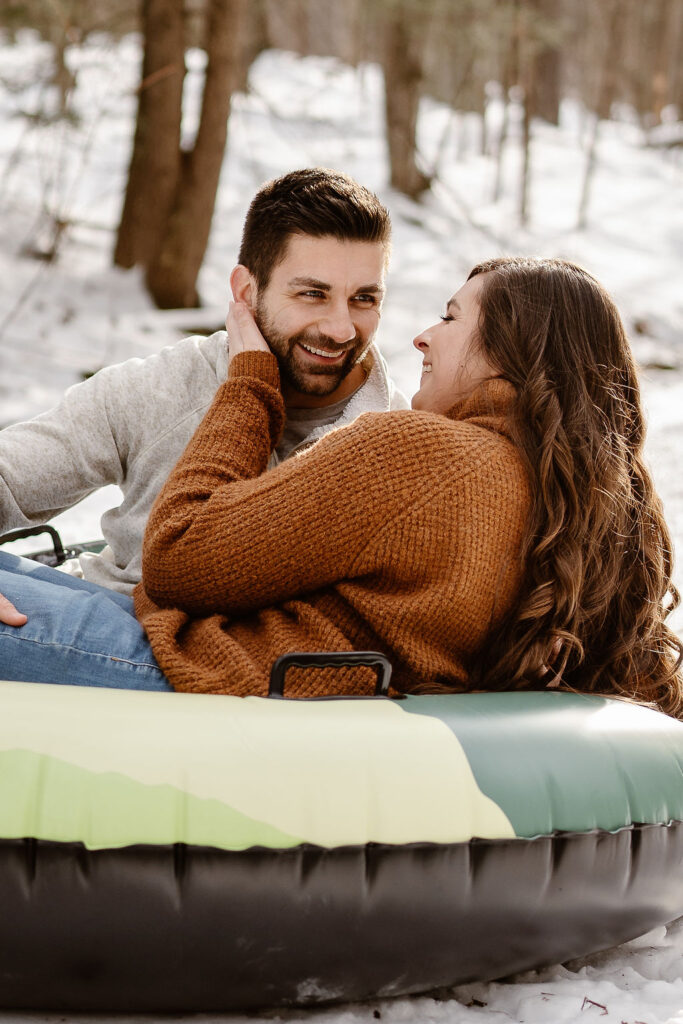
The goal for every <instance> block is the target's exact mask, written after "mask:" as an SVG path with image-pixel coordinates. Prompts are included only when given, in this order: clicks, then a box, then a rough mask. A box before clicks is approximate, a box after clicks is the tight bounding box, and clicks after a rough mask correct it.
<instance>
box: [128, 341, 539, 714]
mask: <svg viewBox="0 0 683 1024" xmlns="http://www.w3.org/2000/svg"><path fill="white" fill-rule="evenodd" d="M514 395H515V392H514V389H513V387H512V385H510V384H509V383H508V382H506V381H503V380H500V379H494V380H490V381H487V382H485V383H484V384H482V385H481V386H480V387H479V388H477V389H476V391H475V392H473V393H472V394H471V395H470V396H469V397H468V398H466V399H464V400H463V401H461V402H459V403H458V404H457V405H455V406H454V407H453V409H452V410H450V411H449V413H448V415H446V416H444V415H440V414H436V413H428V412H414V411H409V410H405V411H396V412H386V413H366V414H364V415H362V416H360V417H359V418H358V419H357V420H355V422H354V423H352V424H351V425H350V426H346V427H343V428H340V429H337V430H333V431H331V432H330V433H328V434H327V435H326V436H325V437H323V438H322V439H321V440H320V441H318V442H317V443H316V444H315V445H313V446H312V447H311V448H309V449H308V450H307V451H305V452H303V453H302V454H300V455H297V456H295V457H294V458H292V459H290V460H288V461H287V462H284V463H282V464H281V465H279V466H277V467H276V468H274V469H268V468H267V467H268V462H269V458H270V455H271V452H272V450H273V448H274V447H275V445H276V444H277V441H278V438H279V435H280V432H281V430H282V426H283V422H284V416H285V410H284V404H283V400H282V395H281V392H280V386H279V375H278V369H277V363H276V361H275V359H274V357H273V356H271V355H270V354H269V353H265V352H245V353H242V354H241V355H239V356H237V357H236V358H235V359H234V360H233V362H232V364H231V368H230V375H229V377H228V380H227V381H226V382H225V383H224V384H223V385H222V386H221V387H220V388H219V390H218V392H217V394H216V398H215V400H214V402H213V404H212V406H211V408H210V410H209V411H208V413H207V415H206V416H205V418H204V420H203V421H202V423H201V425H200V427H199V428H198V430H197V431H196V433H195V435H194V437H193V438H192V440H191V442H190V444H189V445H188V447H187V449H186V451H185V453H184V455H183V456H182V458H181V459H180V461H179V462H178V464H177V466H176V467H175V469H174V471H173V473H172V474H171V476H170V477H169V479H168V481H167V483H166V485H165V486H164V488H163V490H162V491H161V493H160V495H159V497H158V499H157V501H156V503H155V505H154V508H153V510H152V513H151V516H150V519H149V523H148V526H147V531H146V534H145V541H144V548H143V578H142V583H141V584H140V585H139V586H138V587H137V588H136V590H135V608H136V612H137V615H138V617H139V619H140V621H141V622H142V625H143V626H144V628H145V631H146V632H147V635H148V637H149V640H150V642H151V645H152V649H153V651H154V654H155V656H156V658H157V660H158V662H159V664H160V666H161V668H162V670H163V671H164V673H165V675H166V676H167V678H168V680H169V681H170V683H171V684H172V686H173V687H174V688H175V689H177V690H183V691H193V692H202V693H229V694H236V695H240V696H247V695H250V694H254V695H265V694H266V693H267V689H268V678H269V673H270V669H271V666H272V664H273V662H274V661H275V659H276V658H277V657H278V656H279V655H281V654H284V653H286V652H289V651H350V650H378V651H381V652H383V653H384V654H386V655H387V656H388V657H389V659H390V660H391V662H392V664H393V666H394V675H393V679H392V686H393V687H394V688H395V689H396V690H400V691H406V692H410V691H414V690H416V689H419V690H422V691H428V690H429V688H430V686H433V685H434V684H435V683H438V684H444V683H446V684H447V685H449V686H452V687H453V689H455V690H466V689H467V688H468V680H469V676H470V671H471V667H472V665H473V663H474V662H475V660H476V657H477V654H478V652H480V651H481V650H482V648H483V645H484V644H485V643H486V640H487V637H489V636H490V635H491V633H492V631H494V630H495V629H496V626H497V624H498V623H499V622H500V621H501V619H502V618H503V616H504V615H505V614H506V613H507V612H508V610H509V609H510V608H511V606H512V604H513V602H514V600H515V597H516V594H517V592H518V589H519V585H520V582H521V578H522V572H523V567H522V563H521V555H520V550H521V542H522V537H523V533H524V528H525V524H526V521H527V518H528V514H529V509H530V489H529V482H528V478H527V475H526V472H525V470H524V467H523V464H522V461H521V458H520V456H519V453H518V451H517V449H516V447H515V445H514V444H513V442H512V440H511V438H510V435H509V431H508V427H507V418H508V414H509V412H510V408H511V405H512V402H513V400H514ZM373 684H374V675H373V673H372V672H371V671H370V670H369V669H362V668H361V669H359V668H356V669H344V670H341V671H340V670H337V669H335V670H330V669H306V670H303V669H292V670H290V672H289V673H288V675H287V686H286V694H287V695H288V696H298V697H315V696H321V695H331V694H338V693H339V694H342V693H349V694H364V693H368V692H372V687H373Z"/></svg>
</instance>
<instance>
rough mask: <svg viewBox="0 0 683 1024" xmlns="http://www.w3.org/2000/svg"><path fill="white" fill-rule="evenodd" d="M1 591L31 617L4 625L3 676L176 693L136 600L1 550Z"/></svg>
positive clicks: (0, 631) (0, 636) (0, 641)
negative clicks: (139, 617)
mask: <svg viewBox="0 0 683 1024" xmlns="http://www.w3.org/2000/svg"><path fill="white" fill-rule="evenodd" d="M0 594H3V595H4V596H5V597H6V598H8V599H9V600H10V601H11V602H12V604H13V605H14V606H15V607H16V608H17V609H18V611H20V612H23V613H24V614H25V615H27V616H28V622H27V623H26V624H25V625H24V626H6V625H4V623H2V622H0V679H13V680H22V681H27V682H34V683H70V684H72V685H75V686H111V687H116V688H118V689H124V690H165V691H168V690H172V689H173V687H172V686H171V685H170V684H169V683H168V681H167V680H166V678H165V676H164V675H163V673H162V671H161V669H160V668H159V665H158V664H157V661H156V658H155V657H154V655H153V654H152V648H151V647H150V644H149V641H148V640H147V637H146V636H145V633H144V631H143V629H142V627H141V626H140V623H139V622H138V620H137V619H136V618H135V612H134V610H133V599H132V598H131V597H128V596H127V595H125V594H119V593H116V592H115V591H113V590H108V589H107V588H106V587H100V586H98V585H97V584H96V583H88V582H87V581H86V580H81V579H77V578H76V577H74V576H69V575H68V574H67V573H64V572H59V571H58V570H57V569H51V568H49V567H48V566H46V565H41V564H40V563H39V562H33V561H31V560H30V559H27V558H19V557H17V555H11V554H9V553H8V552H6V551H0Z"/></svg>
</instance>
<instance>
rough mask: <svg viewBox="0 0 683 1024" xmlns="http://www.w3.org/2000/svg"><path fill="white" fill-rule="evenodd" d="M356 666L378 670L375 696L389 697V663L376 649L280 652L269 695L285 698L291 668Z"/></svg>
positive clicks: (275, 664)
mask: <svg viewBox="0 0 683 1024" xmlns="http://www.w3.org/2000/svg"><path fill="white" fill-rule="evenodd" d="M359 665H362V666H367V667H368V668H374V669H375V671H376V672H377V686H376V687H375V696H376V697H386V696H388V694H389V683H390V682H391V662H390V661H389V659H388V658H387V657H385V655H384V654H380V652H379V651H314V652H305V651H293V652H292V653H291V654H281V655H280V657H279V658H277V659H276V661H274V662H273V667H272V669H271V670H270V683H269V686H268V696H269V697H284V695H285V676H286V674H287V670H288V669H290V668H342V667H350V668H356V667H357V666H359Z"/></svg>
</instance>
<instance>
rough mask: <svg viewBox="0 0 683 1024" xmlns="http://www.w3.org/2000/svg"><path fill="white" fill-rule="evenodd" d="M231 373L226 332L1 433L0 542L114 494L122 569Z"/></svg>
mask: <svg viewBox="0 0 683 1024" xmlns="http://www.w3.org/2000/svg"><path fill="white" fill-rule="evenodd" d="M226 373H227V348H226V343H225V332H223V331H219V332H217V333H216V334H214V335H212V336H211V337H209V338H200V337H197V336H193V337H190V338H185V339H184V340H183V341H180V342H178V343H177V344H175V345H172V346H169V347H168V348H165V349H163V350H162V351H161V352H159V353H157V354H155V355H152V356H148V357H147V358H146V359H129V360H127V361H126V362H125V363H119V364H118V365H116V366H109V367H106V368H105V369H103V370H100V371H99V373H96V374H95V375H94V376H93V377H91V378H90V379H89V380H87V381H84V382H83V383H82V384H75V385H74V386H73V387H71V388H69V390H68V391H67V392H66V394H65V395H64V398H63V399H62V401H61V402H60V403H59V405H57V406H56V407H55V408H54V409H52V410H50V411H49V412H46V413H43V414H42V415H41V416H37V417H36V418H35V419H32V420H28V421H27V422H26V423H18V424H14V425H12V426H10V427H6V428H5V429H4V430H3V431H0V532H2V531H6V530H11V529H14V528H16V527H20V526H26V525H29V524H39V523H44V522H46V521H47V520H49V519H51V518H52V517H53V516H55V515H57V514H58V513H59V512H62V511H64V510H65V509H67V508H70V507H71V506H72V505H75V504H76V503H77V502H79V501H80V500H81V499H82V498H84V497H86V496H87V495H88V494H90V493H92V492H93V491H95V490H97V489H98V488H100V487H104V486H106V485H107V484H117V485H118V486H119V487H121V490H122V491H123V493H124V502H123V503H122V505H121V506H120V508H119V510H117V511H116V512H114V511H113V510H111V511H110V512H108V513H107V514H106V517H105V518H106V519H107V522H108V523H109V526H108V528H106V529H104V536H105V539H107V541H108V543H110V544H111V545H112V546H113V547H114V548H115V550H116V554H117V558H118V559H119V561H120V562H121V564H125V563H126V562H127V560H128V559H129V557H130V552H129V551H128V548H126V550H125V551H123V550H119V549H120V548H121V547H122V545H123V546H124V547H125V546H126V544H127V545H128V547H130V548H131V550H133V549H135V550H137V548H139V546H140V544H141V542H142V530H143V529H144V522H145V520H146V518H147V515H148V514H149V510H150V508H151V504H152V502H153V500H154V498H155V497H156V493H157V491H158V490H159V488H160V487H161V485H162V484H163V482H164V480H165V479H166V477H167V476H168V474H169V473H170V471H171V469H172V468H173V465H174V464H175V462H176V460H177V459H178V458H179V457H180V455H181V454H182V452H183V450H184V448H185V445H186V444H187V443H188V441H189V440H190V438H191V437H192V434H193V432H194V430H195V429H196V427H197V425H198V424H199V422H200V420H201V418H202V416H203V415H204V412H205V411H206V408H207V407H208V405H210V403H211V401H212V399H213V396H214V394H215V391H216V388H217V386H218V383H220V381H221V380H222V379H224V378H225V375H226ZM117 517H118V518H117ZM119 519H120V520H121V522H120V523H119ZM124 519H125V520H126V523H125V524H124V523H123V520H124ZM104 527H105V523H104V521H103V528H104ZM110 534H111V535H110ZM124 534H125V537H124ZM124 541H125V543H124Z"/></svg>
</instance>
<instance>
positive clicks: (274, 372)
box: [228, 352, 280, 388]
mask: <svg viewBox="0 0 683 1024" xmlns="http://www.w3.org/2000/svg"><path fill="white" fill-rule="evenodd" d="M236 377H255V378H256V379H257V380H262V381H263V382H264V383H265V384H270V385H271V387H274V388H279V387H280V371H279V369H278V365H277V359H276V358H275V356H274V355H273V354H272V352H240V353H239V354H238V355H236V356H235V358H234V359H233V360H232V361H231V363H230V369H229V371H228V379H229V380H234V379H235V378H236Z"/></svg>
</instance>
